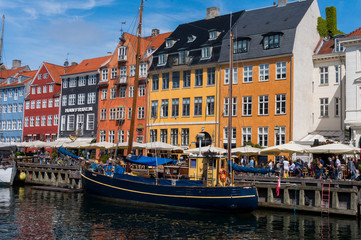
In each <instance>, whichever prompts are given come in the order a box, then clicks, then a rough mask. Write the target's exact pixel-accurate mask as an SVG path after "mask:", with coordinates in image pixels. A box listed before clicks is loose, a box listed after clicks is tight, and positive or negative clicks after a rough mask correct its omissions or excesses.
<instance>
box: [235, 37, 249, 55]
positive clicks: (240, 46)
mask: <svg viewBox="0 0 361 240" xmlns="http://www.w3.org/2000/svg"><path fill="white" fill-rule="evenodd" d="M248 45H249V39H244V38H243V39H237V40H236V41H234V44H233V53H244V52H248Z"/></svg>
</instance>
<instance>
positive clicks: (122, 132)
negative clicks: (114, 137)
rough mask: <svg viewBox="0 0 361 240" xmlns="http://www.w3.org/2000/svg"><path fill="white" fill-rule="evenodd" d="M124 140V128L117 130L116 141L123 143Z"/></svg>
mask: <svg viewBox="0 0 361 240" xmlns="http://www.w3.org/2000/svg"><path fill="white" fill-rule="evenodd" d="M124 141H125V134H124V130H118V143H123V142H124Z"/></svg>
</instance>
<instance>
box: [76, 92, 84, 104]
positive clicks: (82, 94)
mask: <svg viewBox="0 0 361 240" xmlns="http://www.w3.org/2000/svg"><path fill="white" fill-rule="evenodd" d="M84 104H85V93H79V94H78V105H84Z"/></svg>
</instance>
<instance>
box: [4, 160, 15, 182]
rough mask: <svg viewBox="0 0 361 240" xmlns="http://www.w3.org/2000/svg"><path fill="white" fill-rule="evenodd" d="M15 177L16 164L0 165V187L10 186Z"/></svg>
mask: <svg viewBox="0 0 361 240" xmlns="http://www.w3.org/2000/svg"><path fill="white" fill-rule="evenodd" d="M15 175H16V163H15V162H14V163H13V164H2V165H0V187H8V186H12V185H13V182H14V178H15Z"/></svg>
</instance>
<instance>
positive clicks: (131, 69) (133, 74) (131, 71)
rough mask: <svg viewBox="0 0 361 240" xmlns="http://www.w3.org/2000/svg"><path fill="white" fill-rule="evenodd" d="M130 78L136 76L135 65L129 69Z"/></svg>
mask: <svg viewBox="0 0 361 240" xmlns="http://www.w3.org/2000/svg"><path fill="white" fill-rule="evenodd" d="M129 76H131V77H134V76H135V65H131V66H130V67H129Z"/></svg>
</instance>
